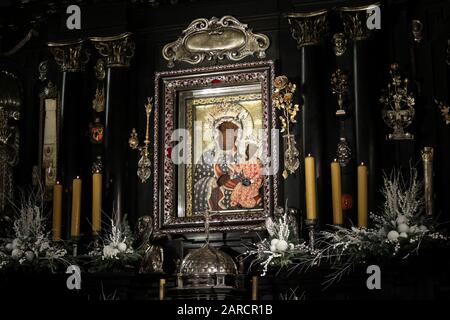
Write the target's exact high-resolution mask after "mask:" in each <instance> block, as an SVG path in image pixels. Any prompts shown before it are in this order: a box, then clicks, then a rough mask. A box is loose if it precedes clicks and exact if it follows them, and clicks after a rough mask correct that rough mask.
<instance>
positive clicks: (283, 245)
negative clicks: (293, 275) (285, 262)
mask: <svg viewBox="0 0 450 320" xmlns="http://www.w3.org/2000/svg"><path fill="white" fill-rule="evenodd" d="M276 247H277V250H278V251H280V252H284V251H286V249H287V248H288V243H287V242H286V241H285V240H280V241H278V243H277V245H276Z"/></svg>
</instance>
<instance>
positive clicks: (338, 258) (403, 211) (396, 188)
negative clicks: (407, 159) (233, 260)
mask: <svg viewBox="0 0 450 320" xmlns="http://www.w3.org/2000/svg"><path fill="white" fill-rule="evenodd" d="M409 176H410V179H409V181H408V182H405V180H404V179H403V176H402V174H401V173H400V172H395V171H394V172H393V173H392V174H391V176H390V177H387V176H385V177H384V186H383V188H382V189H381V192H382V195H383V196H384V198H385V202H384V205H383V207H382V211H381V213H380V214H379V215H376V214H371V215H370V217H371V220H372V222H373V228H356V227H351V228H345V227H340V226H333V227H332V230H329V231H327V230H323V231H320V232H318V234H317V237H316V243H315V248H316V249H315V250H311V249H309V247H308V246H306V244H305V243H301V244H298V245H294V246H293V247H292V248H291V247H290V244H289V245H288V247H286V245H285V242H282V244H281V245H280V246H279V243H280V241H282V240H286V238H285V236H286V231H285V228H288V224H287V223H286V218H284V219H283V220H280V221H279V222H278V223H273V222H272V221H271V220H268V223H267V224H266V227H267V230H268V232H269V234H270V235H271V237H272V240H268V239H264V240H262V241H261V242H259V243H257V244H255V246H256V248H257V249H256V250H253V251H248V254H258V258H259V259H257V262H259V263H260V264H261V266H262V268H263V272H262V275H265V274H266V272H267V269H268V267H269V265H270V266H276V267H278V268H280V267H281V266H286V265H290V271H293V270H296V269H297V270H300V271H301V270H305V269H309V268H311V267H314V266H318V265H320V264H322V263H327V264H328V265H329V266H330V268H331V270H333V271H332V273H331V274H330V275H329V277H328V279H327V280H326V281H325V282H324V284H325V285H327V286H329V285H331V284H332V283H334V282H335V281H339V280H340V279H341V277H342V276H343V275H345V274H346V273H348V272H350V270H352V268H353V267H354V266H355V265H356V264H358V263H365V262H367V261H368V260H370V259H380V258H383V257H388V258H393V257H397V256H398V257H400V258H402V259H406V258H407V257H409V256H410V255H411V254H413V253H416V254H417V253H418V252H419V248H421V247H424V246H426V245H427V246H443V245H448V244H449V240H450V238H449V237H448V236H446V235H444V234H442V233H440V232H438V231H436V228H437V223H436V221H432V220H430V218H427V217H426V216H425V215H424V214H423V204H424V202H423V194H422V183H421V182H420V181H419V180H418V179H417V171H416V169H414V168H412V169H411V170H410V174H409ZM287 235H288V236H289V233H287ZM272 249H273V250H272ZM279 249H284V250H279ZM276 259H278V260H276Z"/></svg>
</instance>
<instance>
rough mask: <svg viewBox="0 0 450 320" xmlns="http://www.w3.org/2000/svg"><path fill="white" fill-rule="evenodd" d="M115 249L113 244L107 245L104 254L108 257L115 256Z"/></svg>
mask: <svg viewBox="0 0 450 320" xmlns="http://www.w3.org/2000/svg"><path fill="white" fill-rule="evenodd" d="M113 249H114V248H113V247H112V246H110V245H107V246H105V247H104V248H103V255H104V256H105V257H108V258H110V257H112V256H113Z"/></svg>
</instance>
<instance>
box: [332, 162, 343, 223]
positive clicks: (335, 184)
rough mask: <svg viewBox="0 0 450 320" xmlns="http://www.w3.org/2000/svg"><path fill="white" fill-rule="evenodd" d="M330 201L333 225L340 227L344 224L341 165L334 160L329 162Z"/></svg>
mask: <svg viewBox="0 0 450 320" xmlns="http://www.w3.org/2000/svg"><path fill="white" fill-rule="evenodd" d="M331 199H332V203H333V224H335V225H341V224H343V222H344V217H343V215H342V186H341V165H340V164H339V162H337V160H336V159H334V161H333V162H331Z"/></svg>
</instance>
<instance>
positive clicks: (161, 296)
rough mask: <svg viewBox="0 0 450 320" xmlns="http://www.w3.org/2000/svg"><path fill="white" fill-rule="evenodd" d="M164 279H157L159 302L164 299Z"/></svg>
mask: <svg viewBox="0 0 450 320" xmlns="http://www.w3.org/2000/svg"><path fill="white" fill-rule="evenodd" d="M165 286H166V279H159V300H164V299H165V298H166V289H165Z"/></svg>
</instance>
